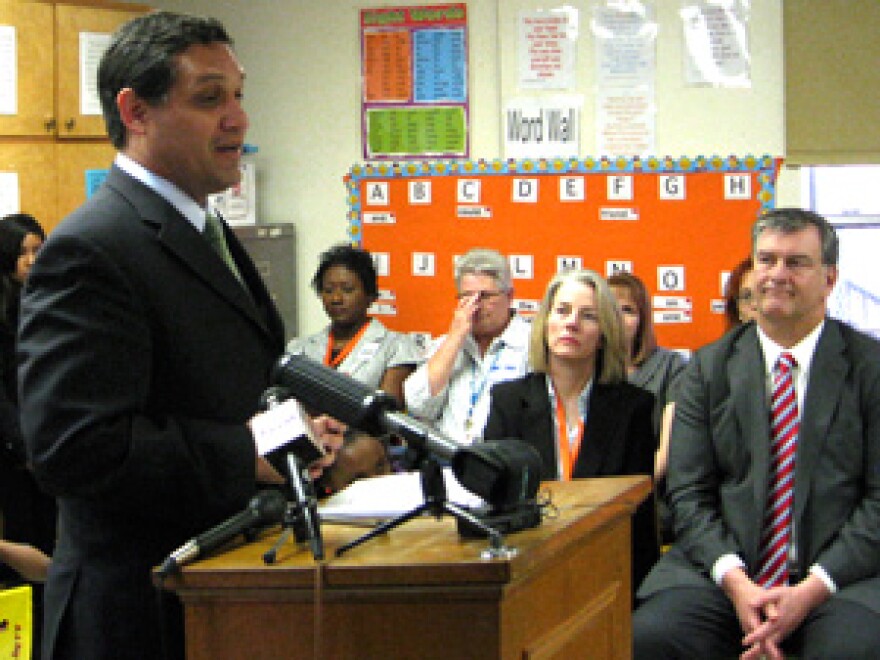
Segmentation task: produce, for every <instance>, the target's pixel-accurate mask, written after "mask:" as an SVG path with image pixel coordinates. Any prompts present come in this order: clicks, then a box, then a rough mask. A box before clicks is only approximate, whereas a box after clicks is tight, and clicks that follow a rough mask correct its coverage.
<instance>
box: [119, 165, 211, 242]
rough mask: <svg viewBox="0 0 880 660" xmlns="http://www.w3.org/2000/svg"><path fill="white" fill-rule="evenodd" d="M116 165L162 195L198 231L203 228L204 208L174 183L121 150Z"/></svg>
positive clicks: (201, 230) (200, 231)
mask: <svg viewBox="0 0 880 660" xmlns="http://www.w3.org/2000/svg"><path fill="white" fill-rule="evenodd" d="M115 163H116V166H117V167H118V168H119V169H121V170H122V171H123V172H125V173H126V174H128V175H129V176H130V177H132V178H134V179H137V180H138V181H140V182H141V183H142V184H144V185H145V186H147V188H149V189H150V190H152V191H153V192H155V193H156V194H157V195H159V196H160V197H162V198H163V199H164V200H165V201H167V202H168V203H169V204H171V206H173V207H174V208H175V209H177V210H178V211H179V212H180V214H181V215H182V216H183V217H184V218H186V219H187V220H188V221H189V222H190V224H192V226H193V227H195V228H196V229H197V230H198V232H199V233H202V232H203V231H204V229H205V209H204V208H202V207H201V206H199V204H198V203H197V202H196V201H195V200H194V199H193V198H192V197H190V196H189V195H187V194H186V193H185V192H183V191H182V190H181V189H180V188H178V187H177V186H176V185H174V184H173V183H171V182H170V181H169V180H168V179H165V178H163V177H161V176H159V175H158V174H155V173H154V172H151V171H150V170H148V169H147V168H146V167H144V166H143V165H141V164H140V163H138V162H137V161H135V160H133V159H132V158H131V157H130V156H126V155H125V154H124V153H122V152H117V153H116V160H115Z"/></svg>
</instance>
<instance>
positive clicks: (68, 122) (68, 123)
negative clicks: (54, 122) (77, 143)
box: [64, 117, 76, 131]
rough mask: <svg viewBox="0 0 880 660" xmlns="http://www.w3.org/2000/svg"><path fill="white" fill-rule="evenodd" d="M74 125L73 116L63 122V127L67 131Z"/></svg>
mask: <svg viewBox="0 0 880 660" xmlns="http://www.w3.org/2000/svg"><path fill="white" fill-rule="evenodd" d="M74 126H76V119H74V118H73V117H71V118H70V119H68V120H67V121H66V122H64V128H66V129H67V130H68V131H72V130H73V127H74Z"/></svg>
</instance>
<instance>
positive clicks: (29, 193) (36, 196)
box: [0, 139, 58, 231]
mask: <svg viewBox="0 0 880 660" xmlns="http://www.w3.org/2000/svg"><path fill="white" fill-rule="evenodd" d="M0 172H15V173H17V174H18V194H19V206H20V210H21V211H22V212H24V213H30V214H31V215H33V216H34V217H35V218H36V219H37V220H39V221H40V224H41V225H43V228H44V229H46V230H47V231H48V230H49V229H50V228H51V227H54V226H55V224H57V222H58V206H57V198H56V195H55V179H56V176H55V144H54V142H53V141H52V140H48V139H46V140H42V141H33V142H29V143H25V142H11V143H10V142H4V143H2V144H0Z"/></svg>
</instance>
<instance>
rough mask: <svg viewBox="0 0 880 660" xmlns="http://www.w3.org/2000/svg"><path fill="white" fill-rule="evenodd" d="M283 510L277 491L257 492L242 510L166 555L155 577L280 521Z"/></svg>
mask: <svg viewBox="0 0 880 660" xmlns="http://www.w3.org/2000/svg"><path fill="white" fill-rule="evenodd" d="M286 509H287V500H285V498H284V495H282V494H281V493H280V492H279V491H277V490H261V491H260V492H258V493H257V494H256V495H254V496H253V497H252V498H251V500H250V502H248V505H247V507H246V508H245V509H244V511H241V512H239V513H237V514H235V515H234V516H232V517H231V518H229V519H228V520H226V521H224V522H222V523H220V524H219V525H217V526H216V527H212V528H211V529H209V530H208V531H207V532H203V533H202V534H199V535H198V536H196V537H195V538H193V539H190V540H189V541H187V542H186V543H184V544H183V545H182V546H180V547H179V548H178V549H177V550H175V551H174V552H172V553H171V554H170V555H168V557H167V558H166V559H165V561H164V562H163V563H162V566H160V567H159V571H158V573H159V575H160V576H162V577H165V576H166V575H170V574H171V573H173V572H175V571H176V570H177V569H178V568H180V567H181V566H183V565H184V564H187V563H189V562H191V561H194V560H195V559H197V558H198V557H200V556H201V555H204V554H206V553H208V552H211V551H212V550H215V549H216V548H218V547H220V546H221V545H223V544H225V543H227V542H228V541H231V540H232V539H234V538H235V537H236V536H238V535H239V534H243V533H245V532H248V531H250V530H253V529H255V528H257V527H263V526H265V525H270V524H273V523H278V522H281V519H282V518H283V517H284V512H285V510H286Z"/></svg>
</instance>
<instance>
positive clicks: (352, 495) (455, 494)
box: [318, 468, 485, 521]
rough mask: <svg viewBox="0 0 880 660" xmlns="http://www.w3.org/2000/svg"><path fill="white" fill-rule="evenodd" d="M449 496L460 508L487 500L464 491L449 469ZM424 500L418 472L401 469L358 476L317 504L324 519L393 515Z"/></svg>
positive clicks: (445, 473)
mask: <svg viewBox="0 0 880 660" xmlns="http://www.w3.org/2000/svg"><path fill="white" fill-rule="evenodd" d="M443 480H444V481H445V483H446V499H447V500H448V501H449V502H451V503H452V504H457V505H458V506H461V507H467V508H473V507H478V506H482V505H484V504H485V502H484V501H483V500H482V499H481V498H480V497H478V496H477V495H474V494H473V493H471V492H470V491H468V490H465V488H464V486H462V485H461V484H460V483H459V482H458V480H457V479H456V478H455V475H453V474H452V470H451V469H450V468H444V469H443ZM424 501H425V496H424V493H423V492H422V481H421V474H420V473H419V472H402V473H398V474H389V475H386V476H383V477H371V478H369V479H359V480H358V481H355V482H353V483H352V484H351V485H349V486H348V487H346V488H344V489H343V490H341V491H339V492H338V493H336V494H335V495H332V496H331V497H329V498H327V499H326V500H324V501H323V502H322V503H321V504H319V505H318V514H319V515H320V516H321V518H322V519H324V520H328V521H330V520H358V519H377V518H394V517H395V516H399V515H401V514H404V513H407V512H408V511H412V510H413V509H415V508H416V507H417V506H419V505H421V504H422V503H423V502H424Z"/></svg>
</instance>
